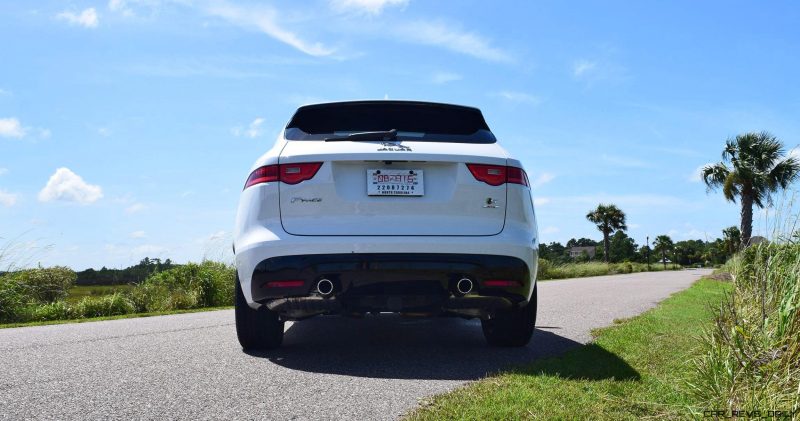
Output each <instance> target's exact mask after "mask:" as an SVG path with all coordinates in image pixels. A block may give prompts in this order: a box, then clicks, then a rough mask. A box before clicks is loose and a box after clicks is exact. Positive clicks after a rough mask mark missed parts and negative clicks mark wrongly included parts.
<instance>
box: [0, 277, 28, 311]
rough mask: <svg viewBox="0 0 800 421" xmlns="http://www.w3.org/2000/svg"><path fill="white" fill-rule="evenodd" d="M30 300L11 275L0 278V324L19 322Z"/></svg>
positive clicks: (23, 288)
mask: <svg viewBox="0 0 800 421" xmlns="http://www.w3.org/2000/svg"><path fill="white" fill-rule="evenodd" d="M30 301H31V298H30V296H29V295H28V294H26V289H25V287H23V286H22V285H20V284H19V283H18V282H16V281H15V280H14V279H13V278H12V277H11V275H4V276H0V323H9V322H17V321H21V319H22V318H23V315H24V314H25V311H26V308H27V306H28V305H29V304H30Z"/></svg>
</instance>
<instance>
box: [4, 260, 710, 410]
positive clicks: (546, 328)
mask: <svg viewBox="0 0 800 421" xmlns="http://www.w3.org/2000/svg"><path fill="white" fill-rule="evenodd" d="M705 273H708V272H707V271H702V270H688V271H681V272H666V273H661V272H660V273H648V274H632V275H620V276H604V277H596V278H584V279H569V280H562V281H553V282H543V283H540V284H539V318H538V321H537V330H536V332H535V333H534V337H533V341H532V342H531V344H530V345H529V346H528V347H526V348H518V349H498V348H491V347H488V346H487V345H486V344H485V343H484V340H483V336H482V334H481V330H480V323H479V322H477V321H466V320H461V319H450V318H446V319H445V318H441V319H404V318H400V317H391V316H381V317H367V318H365V319H360V320H354V319H343V318H334V317H327V318H325V317H319V318H315V319H310V320H306V321H303V322H299V323H294V324H291V325H289V324H287V331H286V337H285V341H284V343H285V346H284V347H283V348H281V349H280V350H278V351H274V352H270V353H264V354H246V353H244V352H242V350H241V348H240V347H239V345H238V343H237V342H236V334H235V332H234V326H233V311H232V310H226V311H213V312H205V313H193V314H183V315H173V316H161V317H149V318H140V319H126V320H114V321H105V322H92V323H82V324H66V325H54V326H40V327H26V328H15V329H0V418H2V419H15V420H16V419H59V420H64V419H82V420H83V419H109V418H119V419H122V418H124V419H394V418H397V417H398V416H400V415H402V414H403V413H405V412H406V411H408V410H409V409H411V408H413V407H414V406H415V405H416V404H417V402H418V399H420V398H422V397H425V396H429V395H433V394H436V393H441V392H445V391H447V390H451V389H453V388H455V387H458V386H460V385H462V384H464V383H465V382H468V381H470V380H474V379H478V378H481V377H483V376H485V375H486V374H488V373H492V372H496V371H498V370H500V369H503V368H504V367H508V366H512V365H515V364H522V363H527V362H530V361H532V360H535V359H537V358H541V357H543V356H548V355H553V354H557V353H560V352H563V351H564V350H567V349H569V348H571V347H574V346H577V345H579V344H581V343H585V342H587V341H589V340H590V338H591V336H590V333H589V332H590V330H591V329H593V328H596V327H601V326H606V325H609V324H611V323H612V322H613V321H614V319H618V318H625V317H631V316H634V315H636V314H639V313H641V312H642V311H644V310H646V309H648V308H650V307H652V306H654V305H655V304H656V303H657V302H658V301H660V300H662V299H664V298H666V297H667V296H669V295H670V294H671V293H673V292H676V291H679V290H682V289H684V288H686V287H687V286H689V285H690V284H691V283H692V282H693V281H694V280H696V279H698V278H699V277H700V276H701V275H702V274H705Z"/></svg>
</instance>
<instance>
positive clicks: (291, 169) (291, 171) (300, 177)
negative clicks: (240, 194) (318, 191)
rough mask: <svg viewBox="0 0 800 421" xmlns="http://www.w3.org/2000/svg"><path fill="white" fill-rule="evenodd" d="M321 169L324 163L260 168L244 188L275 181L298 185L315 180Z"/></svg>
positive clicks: (249, 178)
mask: <svg viewBox="0 0 800 421" xmlns="http://www.w3.org/2000/svg"><path fill="white" fill-rule="evenodd" d="M320 167H322V162H304V163H301V164H280V165H267V166H264V167H259V168H256V169H255V171H253V173H252V174H250V177H247V182H246V183H244V188H248V187H250V186H254V185H256V184H260V183H271V182H275V181H283V182H284V183H286V184H297V183H300V182H302V181H306V180H310V179H312V178H314V176H315V175H316V174H317V171H319V169H320Z"/></svg>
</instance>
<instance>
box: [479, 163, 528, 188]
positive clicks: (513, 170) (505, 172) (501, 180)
mask: <svg viewBox="0 0 800 421" xmlns="http://www.w3.org/2000/svg"><path fill="white" fill-rule="evenodd" d="M467 168H469V172H471V173H472V176H473V177H475V179H476V180H478V181H483V182H484V183H486V184H488V185H490V186H499V185H502V184H505V183H513V184H521V185H523V186H528V185H530V184H529V183H528V175H527V174H525V170H523V169H522V168H517V167H509V166H505V165H486V164H467Z"/></svg>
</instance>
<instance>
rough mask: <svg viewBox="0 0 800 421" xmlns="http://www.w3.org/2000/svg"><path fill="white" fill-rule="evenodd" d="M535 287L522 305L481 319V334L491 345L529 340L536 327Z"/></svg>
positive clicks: (510, 345)
mask: <svg viewBox="0 0 800 421" xmlns="http://www.w3.org/2000/svg"><path fill="white" fill-rule="evenodd" d="M536 301H537V294H536V288H535V287H534V289H533V294H531V300H530V301H529V302H528V304H527V305H525V306H524V307H513V308H511V309H509V310H505V311H503V312H498V313H497V314H495V316H494V317H493V318H491V319H489V320H481V327H482V328H483V336H484V337H485V338H486V342H488V343H489V345H492V346H504V347H512V346H525V345H527V344H528V342H530V341H531V336H533V330H534V328H535V327H536Z"/></svg>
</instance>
